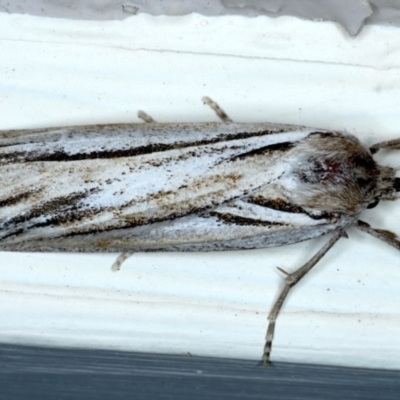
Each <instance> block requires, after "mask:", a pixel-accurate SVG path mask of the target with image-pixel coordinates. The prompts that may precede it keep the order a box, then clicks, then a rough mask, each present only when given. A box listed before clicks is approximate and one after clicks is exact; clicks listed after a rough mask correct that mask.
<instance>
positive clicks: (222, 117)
mask: <svg viewBox="0 0 400 400" xmlns="http://www.w3.org/2000/svg"><path fill="white" fill-rule="evenodd" d="M202 100H203V103H204V104H207V105H208V106H209V107H210V108H211V109H212V110H214V112H215V114H217V117H218V118H219V119H220V120H221V121H222V122H232V120H231V119H230V118H229V117H228V114H227V113H226V112H225V111H224V110H223V109H222V108H221V107H220V106H219V105H218V103H216V102H215V101H213V100H211V99H210V98H209V97H207V96H204V97H203V98H202Z"/></svg>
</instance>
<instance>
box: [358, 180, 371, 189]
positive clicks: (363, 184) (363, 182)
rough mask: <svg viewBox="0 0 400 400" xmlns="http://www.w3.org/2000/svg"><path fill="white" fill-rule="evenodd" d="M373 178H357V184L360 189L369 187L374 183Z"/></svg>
mask: <svg viewBox="0 0 400 400" xmlns="http://www.w3.org/2000/svg"><path fill="white" fill-rule="evenodd" d="M372 181H373V179H372V178H357V183H358V185H359V186H360V187H366V186H369V185H370V184H371V183H372Z"/></svg>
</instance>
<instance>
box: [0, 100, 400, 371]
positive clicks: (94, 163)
mask: <svg viewBox="0 0 400 400" xmlns="http://www.w3.org/2000/svg"><path fill="white" fill-rule="evenodd" d="M206 100H207V99H205V102H206V103H207V104H209V105H211V106H212V107H213V108H214V109H215V110H216V112H217V114H218V115H219V116H220V117H221V118H222V119H223V120H224V121H225V122H224V123H201V124H158V123H155V122H154V120H153V119H152V118H151V117H149V116H147V115H145V114H144V113H142V114H143V115H141V118H143V119H144V120H145V121H146V122H148V123H146V124H122V125H96V126H81V127H79V126H75V127H61V128H49V129H39V130H24V131H3V132H1V133H0V185H1V187H2V191H1V193H0V228H1V229H0V250H4V251H85V252H124V254H123V255H122V256H120V257H119V258H118V260H117V262H116V264H115V265H114V269H118V268H119V266H120V264H121V262H122V261H123V260H124V259H125V258H126V257H127V255H128V254H130V253H132V252H135V251H215V250H239V249H254V248H264V247H273V246H280V245H285V244H290V243H296V242H301V241H303V240H307V239H311V238H314V237H318V236H321V235H324V234H327V233H329V232H333V236H332V237H331V239H330V240H329V241H328V242H327V244H326V245H325V246H323V248H322V249H321V250H320V251H319V252H317V254H316V255H315V256H313V257H312V258H311V259H310V261H309V262H308V263H306V264H305V265H304V266H303V267H301V268H300V269H299V270H297V271H295V272H294V273H292V274H286V275H287V276H286V279H285V286H284V288H283V290H282V292H281V294H280V296H279V297H278V299H277V301H276V303H275V305H274V307H273V308H272V311H271V314H270V324H269V328H268V333H267V340H266V345H265V349H264V355H263V360H264V363H265V364H268V362H269V358H270V352H271V346H272V338H273V333H274V326H275V320H276V318H277V316H278V314H279V310H280V308H281V306H282V304H283V301H284V300H285V297H286V295H287V293H288V292H289V290H290V288H291V287H292V286H294V285H295V284H296V283H297V282H298V281H299V280H300V279H301V278H302V277H303V276H304V275H305V274H306V273H307V272H308V271H309V270H310V269H311V268H312V267H313V266H314V265H315V264H316V263H317V262H318V260H319V259H320V258H321V257H322V256H323V255H324V254H325V253H326V252H327V251H328V250H329V249H330V248H331V247H332V246H333V245H334V244H335V243H336V241H337V240H339V238H340V237H341V236H343V235H345V231H346V229H347V228H348V227H350V226H352V225H356V226H357V227H358V228H359V229H361V230H364V231H366V232H367V233H370V234H373V235H374V236H376V237H379V238H380V239H383V240H385V241H386V242H387V243H389V244H392V245H395V246H397V247H399V246H398V243H399V242H398V239H397V237H396V236H395V235H393V234H391V233H387V232H383V231H379V230H374V229H373V228H371V227H369V226H367V225H366V224H364V223H362V222H361V221H358V218H359V215H360V214H361V213H362V211H364V210H365V209H366V208H367V207H372V206H375V205H376V204H377V203H378V202H379V200H393V199H395V198H396V193H397V192H398V191H399V188H400V184H399V178H395V173H394V170H393V169H392V168H389V167H381V166H379V165H377V164H376V163H375V161H374V160H373V158H372V156H371V153H370V151H369V150H368V149H366V148H365V147H364V146H363V145H362V144H360V142H359V141H358V140H357V139H356V138H355V137H354V136H352V135H348V134H346V133H341V132H331V131H321V130H317V129H312V128H305V127H300V126H290V125H276V124H237V123H232V122H230V120H229V118H228V117H227V116H226V114H225V113H224V112H223V110H221V109H220V108H219V107H218V106H217V105H216V104H215V103H214V102H212V100H210V99H208V100H207V101H206ZM398 147H399V146H398V142H396V141H395V142H385V143H383V144H378V145H376V146H374V147H373V151H374V152H375V151H378V150H379V149H382V148H398Z"/></svg>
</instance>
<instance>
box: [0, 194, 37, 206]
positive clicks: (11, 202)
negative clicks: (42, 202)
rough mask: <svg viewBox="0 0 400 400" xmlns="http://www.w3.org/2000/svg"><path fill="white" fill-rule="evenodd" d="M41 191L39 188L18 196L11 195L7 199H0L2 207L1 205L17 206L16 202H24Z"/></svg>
mask: <svg viewBox="0 0 400 400" xmlns="http://www.w3.org/2000/svg"><path fill="white" fill-rule="evenodd" d="M36 193H39V191H38V190H33V191H30V192H24V193H20V194H17V195H16V196H11V197H8V198H6V199H3V200H0V208H1V207H10V206H15V205H16V204H18V203H20V202H23V201H24V200H26V199H28V198H29V197H31V196H32V195H33V194H36Z"/></svg>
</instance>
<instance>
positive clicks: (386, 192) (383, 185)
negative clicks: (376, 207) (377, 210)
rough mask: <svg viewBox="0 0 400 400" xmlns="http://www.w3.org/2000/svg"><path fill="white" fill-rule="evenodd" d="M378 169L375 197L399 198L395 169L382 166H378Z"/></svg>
mask: <svg viewBox="0 0 400 400" xmlns="http://www.w3.org/2000/svg"><path fill="white" fill-rule="evenodd" d="M379 169H380V175H379V179H378V182H377V194H376V197H377V198H379V200H396V199H398V198H400V178H399V177H396V176H395V174H396V169H394V168H390V167H384V166H379ZM397 170H398V169H397ZM368 208H372V207H368Z"/></svg>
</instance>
